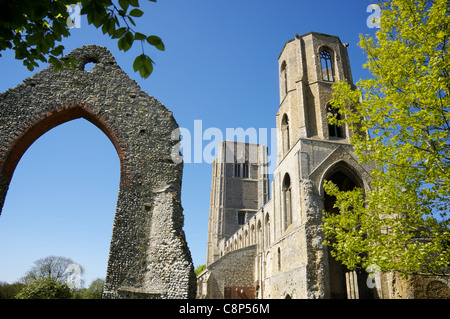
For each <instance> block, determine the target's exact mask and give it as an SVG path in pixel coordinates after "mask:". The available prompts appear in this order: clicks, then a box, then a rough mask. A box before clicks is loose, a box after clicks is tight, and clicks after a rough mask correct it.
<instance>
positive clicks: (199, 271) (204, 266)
mask: <svg viewBox="0 0 450 319" xmlns="http://www.w3.org/2000/svg"><path fill="white" fill-rule="evenodd" d="M205 269H206V265H199V266H197V268H195V270H194V272H195V274H196V275H197V276H198V275H199V274H200V273H201V272H202V271H203V270H205Z"/></svg>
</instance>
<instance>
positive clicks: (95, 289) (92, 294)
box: [73, 278, 105, 299]
mask: <svg viewBox="0 0 450 319" xmlns="http://www.w3.org/2000/svg"><path fill="white" fill-rule="evenodd" d="M104 286H105V281H104V280H103V279H101V278H98V279H95V280H94V281H92V283H91V284H90V286H89V287H88V288H82V289H79V290H75V291H74V292H73V298H74V299H101V298H102V294H103V287H104Z"/></svg>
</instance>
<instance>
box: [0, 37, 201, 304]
mask: <svg viewBox="0 0 450 319" xmlns="http://www.w3.org/2000/svg"><path fill="white" fill-rule="evenodd" d="M71 57H74V58H76V59H77V60H78V65H77V67H76V69H75V70H72V69H64V70H63V71H60V72H57V73H55V72H54V70H53V66H50V67H49V68H47V69H45V70H43V71H41V72H39V73H37V74H35V75H34V76H33V77H31V78H27V79H25V80H24V82H23V84H20V85H18V86H17V87H15V88H13V89H9V90H7V91H6V92H4V93H2V94H0V209H1V208H3V204H4V200H5V197H6V193H7V190H8V187H9V183H10V181H11V178H12V176H13V173H14V169H15V167H16V165H17V163H18V162H19V160H20V158H21V156H22V155H23V154H24V152H25V151H26V150H27V148H28V147H29V146H30V145H31V144H32V143H33V142H34V141H35V140H36V139H37V138H39V136H41V135H42V134H44V133H45V132H47V131H48V130H50V129H52V128H54V127H56V126H58V125H60V124H62V123H64V122H67V121H70V120H73V119H77V118H84V119H86V120H88V121H90V122H92V123H93V124H94V125H96V126H97V127H98V128H100V129H101V130H102V131H103V132H104V133H105V134H106V135H107V136H108V138H109V139H110V140H111V142H112V144H113V145H114V147H115V149H116V151H117V154H118V156H119V159H120V169H121V173H120V187H119V194H118V200H117V208H116V213H115V218H114V226H113V232H112V238H111V246H110V252H109V259H108V267H107V274H106V282H105V292H104V296H103V297H104V298H195V294H196V278H195V274H194V270H193V263H192V259H191V255H190V252H189V249H188V247H187V243H186V240H185V234H184V231H183V224H184V220H183V209H182V205H181V200H180V198H181V180H182V171H183V166H182V165H183V164H182V163H180V164H176V163H174V162H173V161H172V159H171V151H172V148H173V146H174V145H175V144H177V143H178V142H179V140H173V139H172V138H171V133H172V131H173V130H174V129H176V128H177V127H178V124H177V123H176V121H175V119H174V118H173V115H172V112H171V111H169V110H168V109H167V108H166V107H164V106H163V105H162V104H161V103H160V102H159V101H157V100H156V99H155V98H153V97H150V96H149V95H148V94H146V93H145V92H143V91H142V90H141V89H140V87H139V86H138V84H137V83H136V82H135V81H133V80H131V79H130V78H129V77H128V76H127V75H126V74H125V72H123V71H122V70H121V68H120V67H119V66H118V65H117V63H116V61H115V59H114V57H113V56H112V55H111V54H110V52H109V51H108V50H107V49H106V48H103V47H98V46H95V45H90V46H83V47H81V48H79V49H76V50H74V51H72V52H71V53H70V54H69V55H68V56H67V57H65V58H71ZM63 59H64V58H63ZM88 62H93V63H94V64H95V65H94V67H93V69H92V70H91V71H85V70H84V66H85V64H86V63H88Z"/></svg>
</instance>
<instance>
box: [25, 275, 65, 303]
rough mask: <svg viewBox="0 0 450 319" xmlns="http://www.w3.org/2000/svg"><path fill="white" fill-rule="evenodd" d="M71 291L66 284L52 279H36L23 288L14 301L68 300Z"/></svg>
mask: <svg viewBox="0 0 450 319" xmlns="http://www.w3.org/2000/svg"><path fill="white" fill-rule="evenodd" d="M70 298H72V291H71V290H70V288H69V286H68V285H67V284H66V283H62V282H59V281H57V280H55V279H54V278H52V277H46V278H38V279H36V280H34V281H33V282H31V283H30V284H28V285H27V286H26V287H24V288H23V289H22V290H21V291H20V292H19V293H18V294H17V295H16V299H70Z"/></svg>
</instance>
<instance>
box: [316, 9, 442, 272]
mask: <svg viewBox="0 0 450 319" xmlns="http://www.w3.org/2000/svg"><path fill="white" fill-rule="evenodd" d="M378 4H379V5H380V7H381V8H382V16H381V29H380V30H379V31H377V33H376V37H375V38H373V37H369V36H366V37H364V36H361V41H360V46H361V47H362V48H363V50H364V51H365V53H366V54H367V57H368V61H367V63H366V64H365V67H366V68H369V70H370V72H371V73H372V74H373V78H371V79H366V80H360V81H359V82H358V83H357V89H356V90H354V89H353V88H352V87H351V86H350V85H349V84H348V83H346V82H339V83H336V84H335V86H334V90H335V91H334V95H333V101H332V103H333V105H334V107H336V108H338V110H339V112H340V114H342V115H344V116H341V118H342V120H339V121H337V120H336V118H333V119H330V122H331V123H337V124H340V125H342V124H345V125H348V126H349V129H350V130H351V131H352V132H353V133H354V135H353V136H352V140H351V142H352V144H353V145H354V147H355V152H356V154H357V155H358V157H359V159H360V161H361V162H362V163H365V164H368V165H372V167H376V169H374V170H373V171H372V177H373V181H372V185H371V189H367V190H365V193H364V194H363V192H362V190H359V189H357V190H354V191H352V192H341V191H339V189H338V188H337V187H336V185H334V184H332V183H329V182H327V183H325V185H324V187H325V190H326V192H327V193H328V194H329V195H332V196H335V197H336V204H335V207H337V208H339V211H340V213H339V214H335V215H332V214H326V215H325V219H324V220H325V222H324V226H323V229H324V231H325V235H326V237H327V239H328V241H327V244H328V245H330V246H331V247H332V249H333V252H332V254H333V255H334V256H335V257H336V258H337V259H338V260H340V261H342V262H343V263H344V264H345V265H346V266H347V267H349V268H355V267H359V266H361V265H362V266H363V267H364V268H367V267H368V266H369V265H370V264H377V265H378V266H380V267H381V270H386V271H387V270H397V271H401V272H402V273H403V274H405V275H407V274H410V273H417V272H428V273H438V274H439V273H442V272H445V271H446V269H448V268H449V267H450V265H449V262H450V247H449V245H450V230H449V216H448V214H449V208H450V207H449V204H450V167H449V165H450V139H449V137H450V136H449V135H450V118H449V110H450V103H449V100H450V96H449V93H450V76H449V73H450V55H449V52H448V51H449V46H450V42H449V38H450V3H449V2H448V1H447V0H434V1H427V0H380V1H378Z"/></svg>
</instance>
